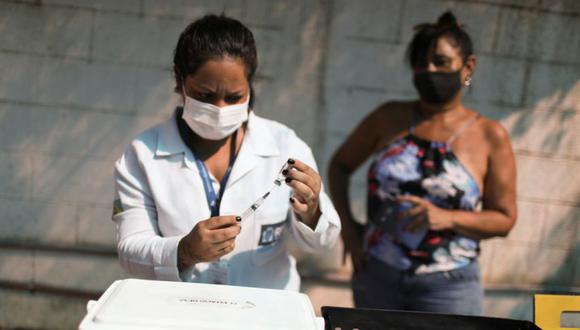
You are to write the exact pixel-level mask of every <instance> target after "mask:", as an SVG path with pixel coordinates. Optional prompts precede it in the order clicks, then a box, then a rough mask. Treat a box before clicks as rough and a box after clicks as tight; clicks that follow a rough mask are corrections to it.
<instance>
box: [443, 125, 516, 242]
mask: <svg viewBox="0 0 580 330" xmlns="http://www.w3.org/2000/svg"><path fill="white" fill-rule="evenodd" d="M487 135H488V139H489V143H490V150H491V151H490V154H489V157H488V169H487V173H486V175H485V178H484V191H483V211H482V212H462V211H456V212H454V214H453V223H454V226H453V227H454V230H455V231H457V232H458V233H461V234H463V235H466V236H469V237H473V238H477V239H484V238H490V237H494V236H507V234H508V233H509V232H510V230H511V229H512V227H513V226H514V224H515V222H516V218H517V207H516V163H515V158H514V153H513V150H512V147H511V143H510V140H509V136H508V133H507V132H506V130H505V129H504V128H503V127H502V126H501V125H500V124H498V123H495V122H490V125H489V127H488V134H487Z"/></svg>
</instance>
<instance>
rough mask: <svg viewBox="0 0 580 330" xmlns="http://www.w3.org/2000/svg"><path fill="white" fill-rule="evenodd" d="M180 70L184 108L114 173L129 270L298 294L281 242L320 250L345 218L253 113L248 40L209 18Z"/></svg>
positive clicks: (285, 140)
mask: <svg viewBox="0 0 580 330" xmlns="http://www.w3.org/2000/svg"><path fill="white" fill-rule="evenodd" d="M173 64H174V74H175V83H176V88H175V91H176V92H177V93H179V94H180V95H181V97H182V100H183V106H182V107H181V106H180V107H177V109H176V110H175V111H174V113H173V116H172V117H171V118H170V119H169V120H167V121H166V122H164V123H161V124H159V125H157V126H155V127H153V128H151V129H149V130H147V131H145V132H144V133H142V134H141V135H139V136H138V137H137V138H136V139H134V140H133V141H132V142H131V143H130V145H129V147H128V148H127V150H126V151H125V153H124V155H123V156H122V157H121V158H120V159H119V160H118V161H117V163H116V164H115V174H114V177H115V183H116V196H115V207H114V215H113V221H114V222H115V223H116V225H117V250H118V254H119V259H120V261H121V264H122V266H123V268H124V269H125V270H126V271H127V272H129V274H131V275H133V276H137V277H140V278H148V279H158V280H170V281H188V282H204V283H223V284H229V285H239V286H252V287H262V288H277V289H289V290H298V289H299V287H300V277H299V275H298V272H297V270H296V266H295V264H296V262H295V259H294V258H293V257H292V256H291V255H290V254H289V253H288V251H287V247H286V246H287V245H286V241H287V240H294V241H295V245H297V246H298V247H300V248H301V249H303V250H304V251H306V252H312V253H322V252H324V251H325V250H326V248H328V247H330V246H331V245H333V244H334V243H335V241H336V239H337V237H338V235H339V232H340V221H339V218H338V215H337V212H336V211H335V209H334V207H333V205H332V202H331V201H330V199H329V197H328V196H327V195H326V194H325V192H324V189H323V187H322V184H321V179H320V175H319V174H318V172H317V168H316V162H315V160H314V157H313V155H312V152H311V150H310V148H309V147H308V145H306V143H304V142H303V141H302V140H301V139H300V138H298V137H297V136H296V134H295V133H294V131H293V130H291V129H290V128H288V127H286V126H284V125H283V124H280V123H277V122H275V121H272V120H268V119H265V118H262V117H260V116H258V115H257V114H255V113H254V110H253V107H252V106H253V103H254V97H255V96H254V93H253V89H252V80H253V78H254V75H255V72H256V68H257V64H258V63H257V52H256V45H255V42H254V37H253V35H252V32H251V31H250V30H249V29H248V28H247V27H245V26H244V25H243V24H242V23H240V22H239V21H237V20H235V19H231V18H228V17H226V16H224V15H221V16H215V15H208V16H205V17H203V18H201V19H199V20H197V21H195V22H193V23H192V24H190V25H189V26H188V27H187V28H186V29H185V30H184V31H183V32H182V33H181V35H180V37H179V40H178V42H177V46H176V48H175V54H174V60H173ZM274 181H276V183H277V184H276V183H274ZM260 197H265V198H264V199H261V198H260ZM256 201H259V202H258V203H256ZM260 203H261V205H259V204H260ZM246 211H247V212H246Z"/></svg>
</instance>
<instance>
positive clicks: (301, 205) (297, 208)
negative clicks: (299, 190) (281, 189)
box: [290, 197, 308, 214]
mask: <svg viewBox="0 0 580 330" xmlns="http://www.w3.org/2000/svg"><path fill="white" fill-rule="evenodd" d="M290 205H292V209H293V210H294V212H296V213H298V214H305V213H306V212H308V204H307V203H305V202H301V201H300V200H298V199H296V198H294V197H290Z"/></svg>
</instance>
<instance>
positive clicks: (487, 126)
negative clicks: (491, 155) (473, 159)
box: [481, 116, 510, 146]
mask: <svg viewBox="0 0 580 330" xmlns="http://www.w3.org/2000/svg"><path fill="white" fill-rule="evenodd" d="M481 125H482V129H483V132H484V134H485V137H486V139H487V141H489V143H490V144H491V145H492V146H498V145H503V144H506V143H508V144H509V143H510V136H509V133H508V131H507V130H506V129H505V127H503V125H502V124H500V123H499V122H497V121H495V120H493V119H490V118H487V117H484V116H482V118H481Z"/></svg>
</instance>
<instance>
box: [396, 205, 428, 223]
mask: <svg viewBox="0 0 580 330" xmlns="http://www.w3.org/2000/svg"><path fill="white" fill-rule="evenodd" d="M426 211H427V209H425V207H424V206H423V205H415V206H414V207H412V208H410V209H408V210H406V211H405V212H401V213H399V215H398V216H397V220H401V219H405V218H414V217H417V216H419V215H421V214H423V213H425V212H426Z"/></svg>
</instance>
